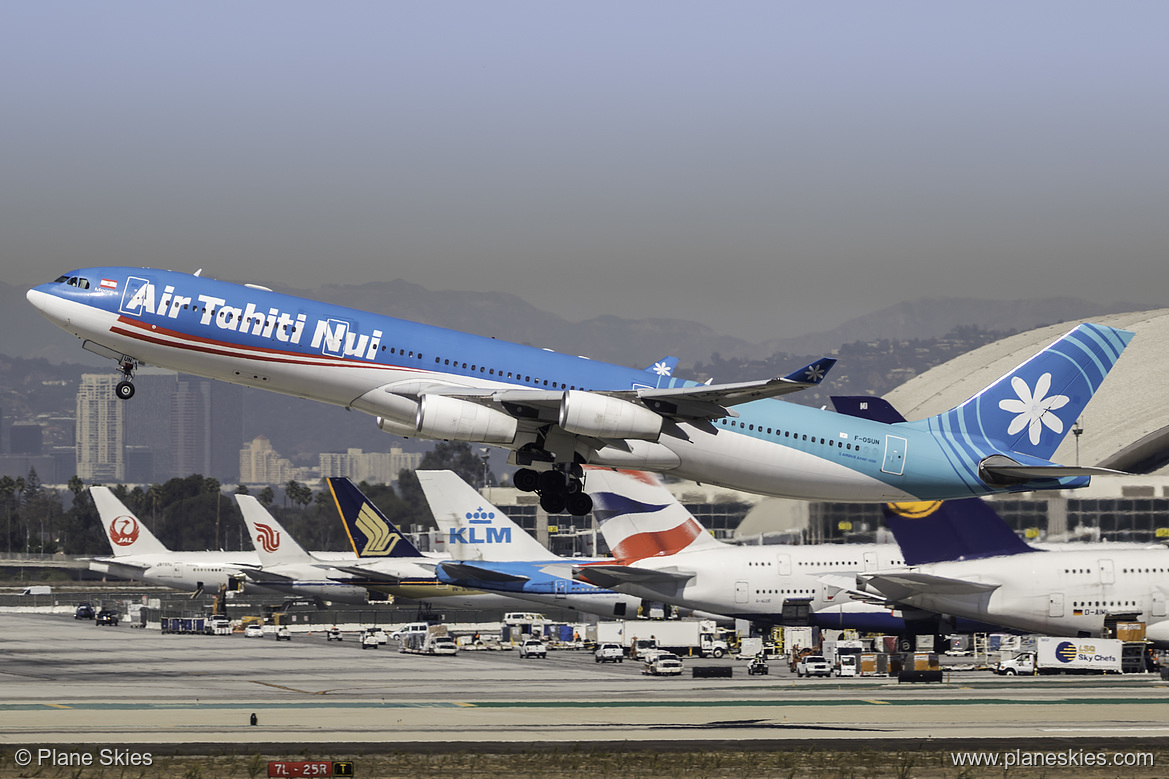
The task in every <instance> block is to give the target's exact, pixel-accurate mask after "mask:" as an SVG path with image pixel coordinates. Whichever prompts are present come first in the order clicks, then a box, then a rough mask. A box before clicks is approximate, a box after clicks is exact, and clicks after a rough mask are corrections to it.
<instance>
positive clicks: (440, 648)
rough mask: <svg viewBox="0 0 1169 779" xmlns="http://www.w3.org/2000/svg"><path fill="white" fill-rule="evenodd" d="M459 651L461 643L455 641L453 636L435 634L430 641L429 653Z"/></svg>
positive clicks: (450, 653) (449, 653)
mask: <svg viewBox="0 0 1169 779" xmlns="http://www.w3.org/2000/svg"><path fill="white" fill-rule="evenodd" d="M458 653H459V645H458V644H457V643H455V639H454V638H453V637H451V636H435V637H434V639H433V640H432V641H431V642H430V647H429V654H432V655H457V654H458Z"/></svg>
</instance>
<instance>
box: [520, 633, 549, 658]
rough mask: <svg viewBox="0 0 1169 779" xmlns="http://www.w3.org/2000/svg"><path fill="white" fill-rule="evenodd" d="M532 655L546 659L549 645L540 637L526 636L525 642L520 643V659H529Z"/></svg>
mask: <svg viewBox="0 0 1169 779" xmlns="http://www.w3.org/2000/svg"><path fill="white" fill-rule="evenodd" d="M531 657H540V658H545V659H547V657H548V647H546V646H544V642H543V641H541V640H540V639H538V638H525V639H524V643H522V644H520V659H521V660H527V659H528V658H531Z"/></svg>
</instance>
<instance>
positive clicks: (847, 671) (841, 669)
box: [836, 653, 860, 676]
mask: <svg viewBox="0 0 1169 779" xmlns="http://www.w3.org/2000/svg"><path fill="white" fill-rule="evenodd" d="M836 675H837V676H860V654H859V653H858V654H847V655H840V656H839V657H838V658H837V660H836Z"/></svg>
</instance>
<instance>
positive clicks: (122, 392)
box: [107, 381, 134, 400]
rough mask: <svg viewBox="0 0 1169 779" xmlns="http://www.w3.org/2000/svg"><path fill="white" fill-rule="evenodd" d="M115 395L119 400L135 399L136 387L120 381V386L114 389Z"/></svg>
mask: <svg viewBox="0 0 1169 779" xmlns="http://www.w3.org/2000/svg"><path fill="white" fill-rule="evenodd" d="M107 386H109V385H107ZM114 394H115V395H117V396H118V399H119V400H129V399H130V398H132V397H134V385H133V384H131V383H130V382H128V381H119V382H118V386H116V387H114Z"/></svg>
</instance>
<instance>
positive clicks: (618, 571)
mask: <svg viewBox="0 0 1169 779" xmlns="http://www.w3.org/2000/svg"><path fill="white" fill-rule="evenodd" d="M694 576H695V573H694V572H693V571H680V570H678V569H677V568H658V569H653V568H635V567H632V566H628V565H574V566H573V567H572V578H574V579H576V580H578V581H586V582H589V583H590V584H595V585H597V586H598V587H603V588H606V589H608V588H612V587H616V586H618V585H620V584H646V585H649V584H682V583H684V582H687V581H690V580H691V579H693V578H694Z"/></svg>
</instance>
